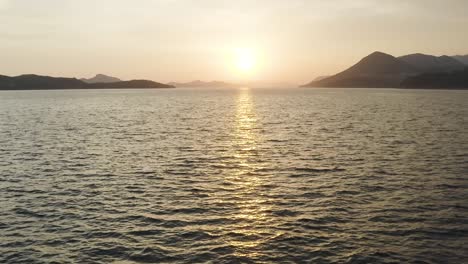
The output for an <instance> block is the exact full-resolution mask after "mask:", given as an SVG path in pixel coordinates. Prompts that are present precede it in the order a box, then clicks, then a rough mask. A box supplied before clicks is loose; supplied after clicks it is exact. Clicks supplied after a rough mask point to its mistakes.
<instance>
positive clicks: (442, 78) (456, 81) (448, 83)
mask: <svg viewBox="0 0 468 264" xmlns="http://www.w3.org/2000/svg"><path fill="white" fill-rule="evenodd" d="M401 87H403V88H411V89H468V67H466V68H465V69H463V70H460V71H453V72H438V73H423V74H420V75H417V76H412V77H409V78H407V79H406V80H404V81H403V83H402V84H401Z"/></svg>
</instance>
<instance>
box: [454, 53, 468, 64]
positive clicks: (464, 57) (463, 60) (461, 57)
mask: <svg viewBox="0 0 468 264" xmlns="http://www.w3.org/2000/svg"><path fill="white" fill-rule="evenodd" d="M452 58H454V59H456V60H458V61H459V62H461V63H463V64H465V65H468V55H456V56H452Z"/></svg>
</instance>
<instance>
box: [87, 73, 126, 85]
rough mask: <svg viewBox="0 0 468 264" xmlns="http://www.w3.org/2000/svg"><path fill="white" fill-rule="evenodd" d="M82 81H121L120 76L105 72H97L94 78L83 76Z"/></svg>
mask: <svg viewBox="0 0 468 264" xmlns="http://www.w3.org/2000/svg"><path fill="white" fill-rule="evenodd" d="M80 80H81V81H83V82H85V83H115V82H121V81H122V80H120V79H119V78H116V77H112V76H108V75H104V74H96V76H94V77H93V78H89V79H86V78H82V79H80Z"/></svg>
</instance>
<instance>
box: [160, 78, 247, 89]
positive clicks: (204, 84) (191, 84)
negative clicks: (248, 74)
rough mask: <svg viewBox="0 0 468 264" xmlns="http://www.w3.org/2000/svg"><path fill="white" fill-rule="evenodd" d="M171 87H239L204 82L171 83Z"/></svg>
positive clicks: (215, 82) (218, 82)
mask: <svg viewBox="0 0 468 264" xmlns="http://www.w3.org/2000/svg"><path fill="white" fill-rule="evenodd" d="M169 84H170V85H174V86H175V87H200V88H202V87H219V88H226V87H227V88H230V87H237V86H238V85H235V84H232V83H226V82H221V81H211V82H204V81H200V80H196V81H191V82H186V83H180V82H170V83H169Z"/></svg>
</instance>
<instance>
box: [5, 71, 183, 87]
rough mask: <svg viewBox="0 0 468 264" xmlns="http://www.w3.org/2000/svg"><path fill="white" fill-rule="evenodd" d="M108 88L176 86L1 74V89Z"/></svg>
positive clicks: (148, 82) (138, 81)
mask: <svg viewBox="0 0 468 264" xmlns="http://www.w3.org/2000/svg"><path fill="white" fill-rule="evenodd" d="M107 88H174V86H172V85H167V84H162V83H158V82H153V81H148V80H133V81H122V82H115V83H93V84H89V83H85V82H83V81H80V80H78V79H76V78H57V77H50V76H40V75H34V74H27V75H20V76H16V77H9V76H4V75H0V90H53V89H107Z"/></svg>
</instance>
